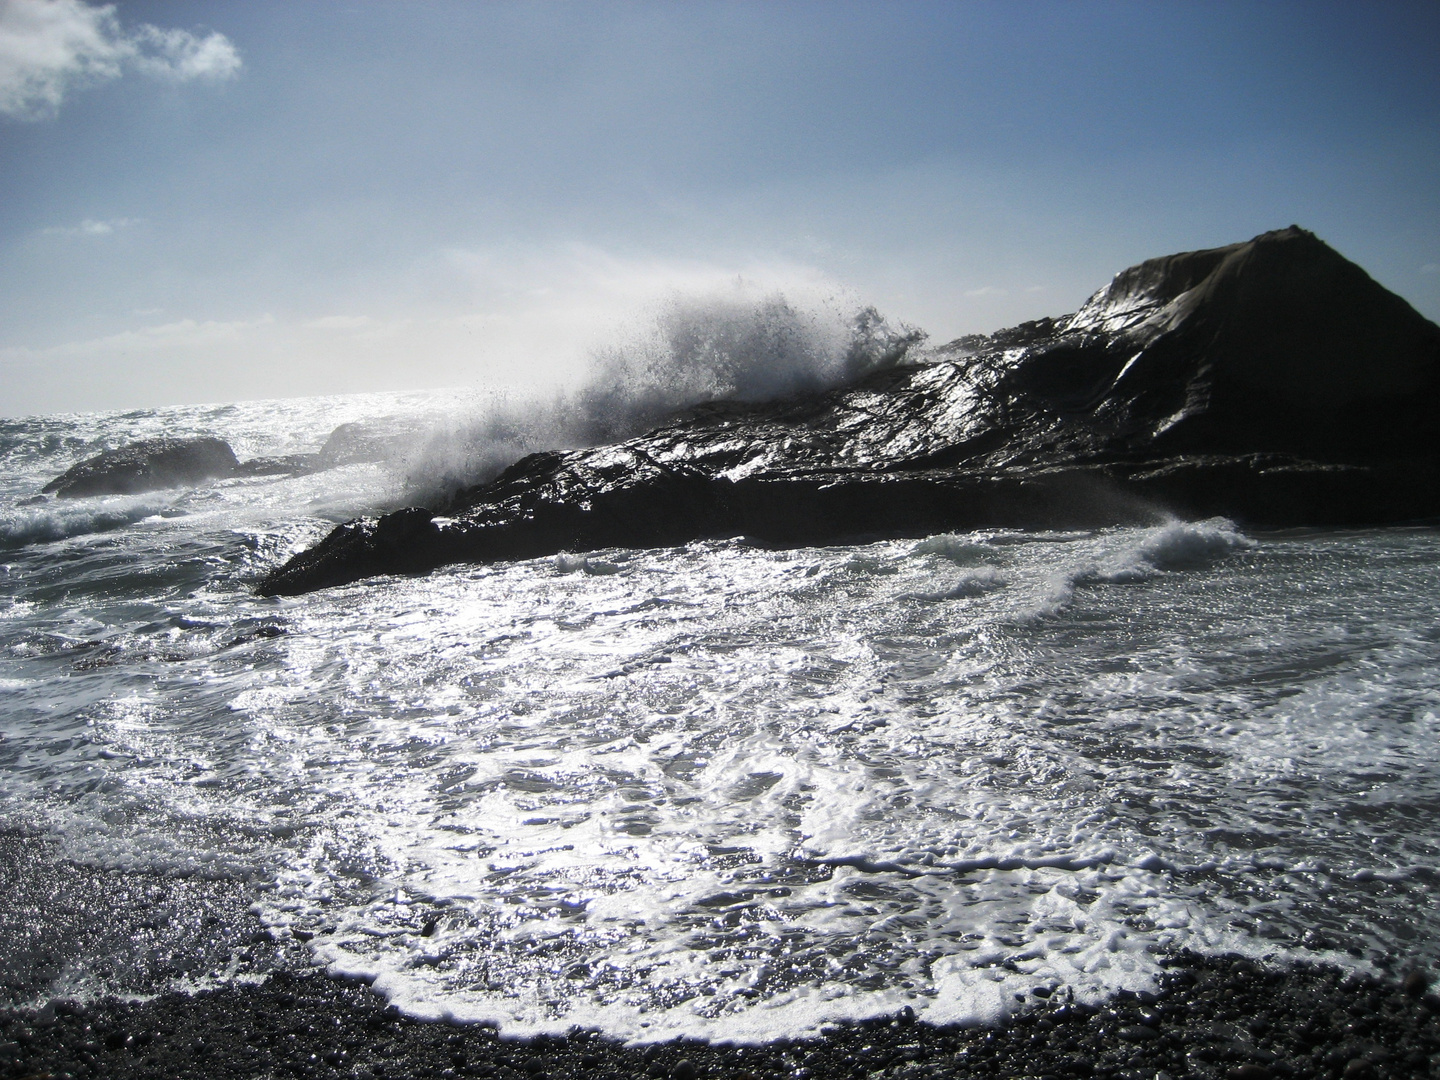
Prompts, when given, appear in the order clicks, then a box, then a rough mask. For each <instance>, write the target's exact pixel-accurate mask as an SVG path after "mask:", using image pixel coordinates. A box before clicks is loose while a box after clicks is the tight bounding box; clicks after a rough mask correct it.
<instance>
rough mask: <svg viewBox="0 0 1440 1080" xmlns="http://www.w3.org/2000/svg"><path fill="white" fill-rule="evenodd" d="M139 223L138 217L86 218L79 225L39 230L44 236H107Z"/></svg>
mask: <svg viewBox="0 0 1440 1080" xmlns="http://www.w3.org/2000/svg"><path fill="white" fill-rule="evenodd" d="M139 223H140V219H139V218H111V219H110V220H109V221H96V220H94V219H93V218H86V219H85V220H84V221H82V222H80V224H79V225H70V226H54V227H52V228H49V229H42V230H40V231H41V232H42V233H44V234H45V235H46V236H109V235H110V234H111V233H113V232H115V231H116V230H117V229H124V228H127V227H129V226H131V225H138V224H139Z"/></svg>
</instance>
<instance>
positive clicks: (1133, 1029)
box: [1116, 1024, 1160, 1043]
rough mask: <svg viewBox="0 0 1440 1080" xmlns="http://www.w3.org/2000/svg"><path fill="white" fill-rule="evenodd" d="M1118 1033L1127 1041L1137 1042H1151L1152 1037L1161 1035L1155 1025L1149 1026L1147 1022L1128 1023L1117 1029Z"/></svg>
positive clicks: (1156, 1037)
mask: <svg viewBox="0 0 1440 1080" xmlns="http://www.w3.org/2000/svg"><path fill="white" fill-rule="evenodd" d="M1116 1034H1117V1035H1119V1036H1120V1038H1122V1039H1124V1040H1125V1041H1126V1042H1135V1043H1138V1042H1150V1041H1151V1040H1152V1039H1158V1038H1159V1037H1160V1033H1159V1032H1158V1031H1156V1030H1155V1029H1154V1028H1153V1027H1149V1026H1148V1025H1145V1024H1130V1025H1127V1026H1125V1027H1122V1028H1121V1029H1120V1030H1119V1031H1117V1032H1116Z"/></svg>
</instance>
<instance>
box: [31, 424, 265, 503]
mask: <svg viewBox="0 0 1440 1080" xmlns="http://www.w3.org/2000/svg"><path fill="white" fill-rule="evenodd" d="M238 466H239V462H238V461H236V459H235V451H233V450H231V449H230V444H229V443H227V442H225V441H224V440H223V439H213V438H190V439H175V438H169V437H168V436H167V437H161V438H158V439H143V440H141V441H140V442H134V443H130V444H129V445H128V446H122V447H119V448H117V449H115V450H106V451H105V452H104V453H103V454H97V455H96V456H95V457H92V458H87V459H86V460H84V461H82V462H80V463H79V464H78V465H73V466H71V467H70V468H69V469H67V470H66V471H65V472H64V473H62V474H61V475H60V476H57V477H56V478H55V479H54V480H52V481H50V483H48V484H46V485H45V487H44V488H43V489H42V490H43V491H45V492H46V493H51V492H53V493H54V494H55V495H56V496H58V497H59V498H62V499H77V498H82V497H84V496H87V495H133V494H136V493H138V492H143V491H158V490H160V489H161V488H175V487H194V486H195V485H196V484H201V483H204V482H205V481H206V480H214V479H217V478H219V477H225V476H231V475H233V474H234V472H235V470H236V468H237V467H238Z"/></svg>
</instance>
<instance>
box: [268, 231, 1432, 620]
mask: <svg viewBox="0 0 1440 1080" xmlns="http://www.w3.org/2000/svg"><path fill="white" fill-rule="evenodd" d="M1437 403H1440V327H1437V326H1436V325H1435V324H1433V323H1431V322H1429V321H1428V320H1426V319H1424V318H1423V317H1422V316H1420V315H1419V314H1418V313H1417V312H1415V311H1414V309H1413V308H1411V307H1410V306H1409V305H1408V304H1407V303H1406V302H1405V301H1404V300H1402V299H1401V298H1400V297H1397V296H1395V295H1394V294H1393V293H1390V292H1389V291H1388V290H1386V289H1384V288H1383V287H1382V286H1380V285H1379V284H1377V283H1376V282H1375V281H1373V280H1372V279H1371V278H1370V277H1369V276H1368V275H1367V274H1366V273H1365V272H1364V271H1363V270H1362V269H1361V268H1360V267H1358V266H1356V265H1355V264H1354V263H1351V262H1349V261H1348V260H1346V259H1345V258H1344V257H1343V256H1341V255H1339V254H1338V253H1336V252H1335V251H1334V250H1333V249H1331V248H1330V247H1328V246H1327V245H1326V244H1324V243H1323V242H1322V241H1320V240H1319V239H1317V238H1316V237H1315V236H1314V235H1313V234H1311V233H1308V232H1306V231H1304V230H1302V229H1299V228H1296V227H1291V228H1289V229H1284V230H1280V231H1277V232H1272V233H1266V234H1264V235H1262V236H1259V237H1257V238H1255V239H1254V240H1251V241H1248V242H1246V243H1243V244H1235V245H1231V246H1229V247H1224V248H1216V249H1211V250H1207V251H1196V252H1187V253H1183V254H1179V255H1172V256H1168V257H1165V258H1161V259H1152V260H1150V261H1148V262H1145V263H1142V264H1140V265H1139V266H1136V267H1132V268H1131V269H1129V270H1126V271H1124V272H1122V273H1121V274H1119V275H1117V276H1116V278H1115V279H1114V280H1113V281H1112V282H1111V283H1110V284H1109V285H1108V286H1107V287H1106V288H1104V289H1102V290H1101V291H1100V292H1098V293H1096V294H1095V296H1094V297H1092V298H1091V299H1090V300H1089V301H1088V302H1087V303H1086V304H1085V305H1084V307H1082V308H1081V309H1080V310H1079V311H1078V312H1076V313H1075V314H1073V315H1069V316H1065V317H1064V318H1059V319H1042V320H1039V321H1037V322H1033V323H1026V324H1022V325H1021V326H1019V327H1015V328H1012V329H1010V330H1004V331H1000V332H998V333H996V334H993V335H990V336H988V337H971V338H962V339H960V340H958V341H955V342H951V343H950V344H949V345H946V346H943V347H941V348H939V349H937V350H932V351H931V352H930V353H929V354H927V355H925V356H924V357H920V358H918V362H917V361H916V360H915V359H913V358H912V359H911V360H903V359H897V363H896V364H895V365H894V366H891V367H890V368H888V369H886V370H882V371H878V372H875V373H873V374H871V375H869V376H867V377H866V378H863V379H861V380H860V381H858V382H856V383H854V384H852V385H850V386H848V387H845V388H842V389H839V390H833V391H830V392H827V393H823V394H816V395H811V396H807V397H802V398H792V399H788V400H784V401H774V402H767V403H760V404H753V403H723V402H722V403H712V404H708V405H704V406H700V407H697V408H694V409H691V410H689V411H688V412H686V413H685V414H684V415H682V416H679V417H677V418H676V419H675V420H673V421H672V422H671V423H668V424H666V425H664V426H662V427H659V428H657V429H655V430H654V431H651V432H650V433H648V434H646V435H643V436H640V437H638V438H634V439H629V440H626V441H623V442H620V443H615V444H612V445H607V446H600V447H594V448H590V449H584V450H575V451H568V452H555V453H542V454H534V455H531V456H529V457H527V458H524V459H523V460H521V461H519V462H517V463H516V464H515V465H513V466H512V467H511V468H509V469H507V470H506V471H505V472H503V473H501V474H500V475H499V476H498V477H496V478H495V479H494V480H493V481H491V482H489V483H486V484H483V485H480V486H478V487H473V488H469V489H466V490H463V491H461V492H460V493H459V494H458V495H456V496H455V497H454V498H453V499H452V500H451V501H449V502H448V503H446V504H445V505H443V506H435V507H431V508H428V509H421V508H411V509H407V510H404V511H401V512H400V516H398V517H397V516H396V515H391V516H390V517H386V518H382V519H380V520H379V521H378V522H377V521H374V520H360V521H355V522H350V523H348V524H346V525H342V526H340V527H339V528H337V529H336V530H335V531H334V533H332V534H331V535H330V536H329V537H328V538H327V539H326V540H324V541H322V542H321V544H319V545H318V546H317V547H315V548H313V549H311V550H310V551H307V552H303V553H301V554H300V555H297V556H296V557H295V558H294V559H292V560H291V561H290V562H289V563H287V564H286V565H285V566H283V567H280V568H279V569H277V570H276V571H275V572H273V573H272V574H271V575H270V576H269V577H268V578H267V579H266V580H265V581H264V582H263V583H262V584H261V592H263V593H267V594H292V593H299V592H305V591H308V590H311V589H316V588H323V587H326V586H331V585H338V584H343V583H346V582H350V581H355V580H358V579H360V578H363V577H367V576H371V575H375V574H383V573H416V572H423V571H427V570H430V569H434V568H435V567H438V566H441V565H444V564H446V563H450V562H457V561H482V562H483V561H492V560H497V559H515V558H532V557H537V556H541V555H547V554H552V553H555V552H559V551H590V550H596V549H599V548H605V547H651V546H666V545H673V544H681V543H685V542H688V541H691V540H694V539H700V538H716V537H729V536H736V535H746V536H749V537H751V538H753V539H754V540H756V541H758V542H761V543H765V544H771V545H776V546H799V545H807V544H816V543H834V542H847V541H855V540H863V539H867V538H879V537H893V536H916V535H924V534H926V533H933V532H938V531H944V530H950V529H975V528H987V527H1001V528H1037V527H1039V528H1044V527H1097V526H1105V525H1115V524H1134V523H1143V522H1149V521H1155V520H1159V519H1161V518H1163V517H1164V516H1165V515H1168V514H1175V515H1180V516H1185V517H1196V516H1212V515H1225V516H1228V517H1231V518H1234V519H1236V520H1237V521H1239V522H1240V523H1241V524H1242V525H1243V526H1249V527H1261V528H1264V527H1286V526H1297V525H1358V524H1378V523H1386V522H1395V521H1404V520H1412V519H1416V518H1423V517H1429V516H1433V515H1435V514H1437V513H1440V451H1437V447H1440V409H1437V408H1436V405H1437ZM392 518H394V520H392Z"/></svg>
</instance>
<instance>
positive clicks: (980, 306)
mask: <svg viewBox="0 0 1440 1080" xmlns="http://www.w3.org/2000/svg"><path fill="white" fill-rule="evenodd" d="M1436 56H1440V4H1436V3H1434V2H1433V0H1424V2H1419V3H1385V2H1381V0H1371V2H1367V3H1365V4H1354V3H1350V2H1345V3H1334V4H1330V3H1320V2H1315V3H1299V2H1272V0H1265V2H1254V3H1226V2H1223V0H1213V2H1209V3H1205V4H1173V3H1159V2H1153V3H1121V2H1063V3H1046V2H1043V0H1037V2H1027V3H998V2H997V3H969V2H964V0H951V2H946V3H925V2H920V0H915V2H903V0H884V2H872V3H861V2H846V0H825V2H823V3H808V2H798V0H797V2H784V0H776V2H765V3H761V2H747V3H724V2H718V0H717V2H710V3H701V2H683V0H666V2H657V3H646V2H635V3H618V2H616V3H607V2H604V0H594V2H589V3H541V2H526V3H520V2H516V3H507V2H503V0H493V2H487V3H479V2H473V0H453V2H451V0H407V2H404V3H401V2H399V0H391V2H379V0H373V2H359V3H345V2H337V0H243V2H241V0H135V2H122V3H117V4H111V5H103V6H102V5H97V4H89V3H85V2H83V0H0V415H6V416H19V415H29V414H36V413H52V412H62V411H78V410H91V409H115V408H137V407H150V406H159V405H165V404H179V403H188V402H208V401H229V400H242V399H255V398H271V397H288V396H297V395H308V394H324V393H348V392H355V391H368V390H391V389H410V388H423V387H443V386H486V385H512V384H526V383H529V382H537V381H539V382H543V381H545V380H558V379H564V378H568V377H572V376H573V375H574V373H575V372H577V371H579V370H581V368H582V367H583V365H584V363H585V362H586V358H587V357H588V356H590V355H591V354H592V353H593V352H594V351H595V350H596V349H597V348H601V347H603V346H604V345H605V343H606V341H607V340H609V339H611V338H613V337H614V336H615V335H617V334H619V335H623V334H624V333H626V332H627V327H629V326H631V325H632V324H633V323H634V322H635V321H636V320H643V319H644V317H645V312H646V311H647V310H651V309H652V308H653V306H654V305H655V304H656V303H658V302H660V301H662V300H663V299H664V298H665V297H667V296H674V295H682V294H683V295H703V294H705V293H706V292H707V291H715V290H724V289H727V288H733V287H735V283H736V282H744V283H746V285H747V287H749V288H751V289H758V290H760V291H762V292H772V291H781V292H784V293H785V294H786V295H788V296H792V297H796V298H799V299H800V300H801V301H804V302H812V301H813V302H826V303H844V304H857V305H858V304H873V305H874V306H876V307H877V308H879V310H880V311H882V312H884V313H885V314H886V315H887V316H888V317H889V318H891V319H892V320H895V321H903V322H905V323H908V324H911V325H914V326H918V327H920V328H923V329H925V330H927V331H928V332H929V333H930V335H931V339H932V341H935V342H943V341H946V340H949V339H951V338H953V337H956V336H958V335H961V334H965V333H976V332H988V331H992V330H995V329H998V328H1000V327H1003V326H1008V325H1012V324H1014V323H1016V322H1019V321H1021V320H1024V319H1030V318H1037V317H1040V316H1043V315H1058V314H1063V313H1066V312H1069V311H1073V310H1075V309H1076V308H1077V307H1078V306H1079V305H1080V304H1081V303H1082V302H1083V301H1084V300H1085V298H1086V297H1087V296H1088V295H1089V294H1090V293H1092V292H1094V291H1095V290H1096V289H1098V288H1100V287H1101V286H1103V285H1104V284H1105V283H1106V282H1107V281H1108V280H1109V279H1110V277H1111V276H1112V275H1113V274H1115V273H1116V272H1117V271H1119V270H1121V269H1123V268H1124V267H1126V266H1129V265H1131V264H1133V263H1136V262H1139V261H1140V260H1142V259H1145V258H1149V257H1152V256H1157V255H1163V254H1168V253H1170V252H1173V251H1181V250H1189V249H1194V248H1201V247H1212V246H1216V245H1220V244H1226V243H1233V242H1235V241H1238V240H1244V239H1248V238H1249V237H1251V236H1253V235H1255V234H1257V233H1260V232H1263V231H1266V230H1268V229H1275V228H1283V227H1285V226H1287V225H1290V224H1292V223H1294V224H1299V225H1301V226H1303V227H1305V228H1308V229H1311V230H1313V231H1314V232H1316V233H1318V234H1319V235H1320V237H1321V238H1322V239H1324V240H1326V241H1327V242H1329V243H1330V244H1332V245H1333V246H1334V247H1335V248H1337V249H1338V250H1339V251H1340V252H1342V253H1343V254H1345V255H1346V256H1348V257H1350V258H1352V259H1354V260H1355V261H1356V262H1358V263H1360V264H1361V265H1362V266H1364V267H1365V268H1366V269H1367V270H1368V271H1369V272H1370V273H1371V275H1372V276H1374V277H1375V278H1376V279H1377V280H1379V281H1380V282H1381V283H1382V284H1384V285H1385V286H1387V287H1388V288H1390V289H1393V290H1394V291H1396V292H1397V293H1399V294H1400V295H1401V296H1403V297H1405V298H1406V299H1407V300H1409V301H1410V303H1411V304H1413V305H1414V306H1415V307H1416V308H1417V309H1418V310H1419V311H1421V312H1422V313H1423V314H1424V315H1426V316H1427V317H1429V318H1431V319H1437V320H1440V63H1436V62H1435V57H1436ZM837 298H838V299H837Z"/></svg>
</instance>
